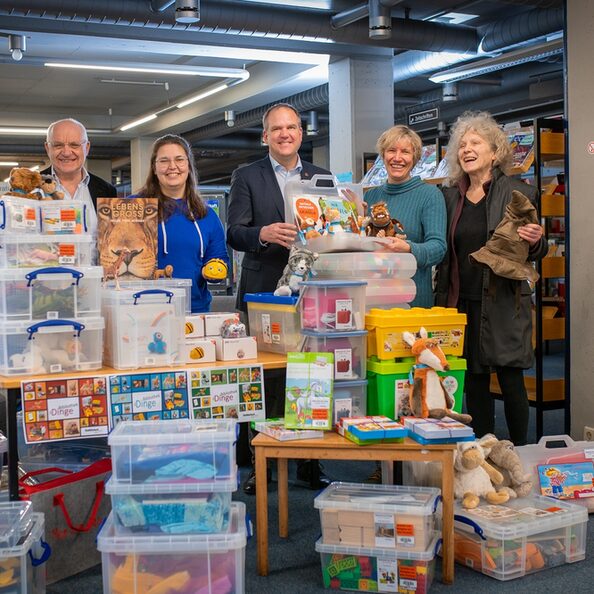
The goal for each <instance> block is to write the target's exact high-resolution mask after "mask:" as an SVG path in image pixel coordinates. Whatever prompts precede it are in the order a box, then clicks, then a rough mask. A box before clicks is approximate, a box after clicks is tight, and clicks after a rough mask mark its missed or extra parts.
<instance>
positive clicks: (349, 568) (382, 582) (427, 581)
mask: <svg viewBox="0 0 594 594" xmlns="http://www.w3.org/2000/svg"><path fill="white" fill-rule="evenodd" d="M440 545H441V539H439V538H438V537H437V536H436V535H434V536H433V538H432V540H431V543H430V544H429V547H428V548H427V550H425V551H418V552H417V551H401V550H398V551H396V552H394V551H390V552H388V551H386V550H385V549H380V548H377V547H376V548H374V547H349V546H340V545H330V544H324V543H323V542H322V539H321V538H320V539H319V540H318V541H317V542H316V551H317V552H318V553H320V560H321V562H322V579H323V580H324V587H325V588H330V589H332V590H349V591H354V592H406V593H407V594H427V591H428V590H429V587H430V586H431V583H432V582H433V576H434V575H435V555H436V553H437V550H438V549H439V547H440Z"/></svg>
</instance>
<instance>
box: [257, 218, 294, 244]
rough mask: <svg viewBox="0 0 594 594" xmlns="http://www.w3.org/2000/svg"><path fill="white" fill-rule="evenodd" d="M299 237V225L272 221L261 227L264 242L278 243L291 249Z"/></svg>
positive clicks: (261, 238) (261, 236) (261, 237)
mask: <svg viewBox="0 0 594 594" xmlns="http://www.w3.org/2000/svg"><path fill="white" fill-rule="evenodd" d="M296 237H297V227H296V226H295V225H292V224H291V223H272V225H266V226H265V227H262V229H260V241H261V242H262V243H278V244H279V245H282V246H284V247H286V248H287V249H289V248H290V247H291V245H293V242H294V241H295V238H296Z"/></svg>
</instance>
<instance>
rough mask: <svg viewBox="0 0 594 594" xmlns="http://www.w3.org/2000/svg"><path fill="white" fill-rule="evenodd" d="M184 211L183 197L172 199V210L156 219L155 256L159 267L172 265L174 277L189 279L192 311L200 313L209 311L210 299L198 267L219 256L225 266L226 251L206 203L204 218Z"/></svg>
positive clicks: (219, 226) (220, 230) (221, 231)
mask: <svg viewBox="0 0 594 594" xmlns="http://www.w3.org/2000/svg"><path fill="white" fill-rule="evenodd" d="M134 197H135V196H130V198H134ZM187 212H188V207H187V205H186V202H185V200H176V209H175V210H174V212H173V214H172V215H171V216H170V217H169V218H168V219H167V221H161V222H159V247H158V252H157V259H158V265H159V268H164V267H165V266H167V265H168V264H171V265H172V266H173V276H174V278H190V279H192V313H202V312H207V311H210V302H211V301H212V296H211V294H210V291H209V290H208V287H207V285H206V281H205V280H204V278H203V276H202V267H203V266H204V264H206V262H208V261H209V260H211V259H212V258H220V259H221V260H223V261H224V262H225V264H227V266H229V255H228V253H227V244H226V242H225V231H224V229H223V225H222V224H221V220H220V219H219V217H218V215H217V213H216V212H215V211H214V210H213V209H212V208H211V207H210V206H207V213H206V216H205V217H204V218H202V219H198V220H196V221H190V220H189V219H188V218H187V217H186V214H187Z"/></svg>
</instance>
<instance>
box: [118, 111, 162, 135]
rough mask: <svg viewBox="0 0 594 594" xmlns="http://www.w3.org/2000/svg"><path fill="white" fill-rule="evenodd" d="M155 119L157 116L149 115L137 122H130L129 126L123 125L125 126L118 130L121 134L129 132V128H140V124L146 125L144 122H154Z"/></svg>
mask: <svg viewBox="0 0 594 594" xmlns="http://www.w3.org/2000/svg"><path fill="white" fill-rule="evenodd" d="M156 119H157V114H156V113H151V114H150V115H147V116H145V117H143V118H140V119H139V120H134V121H133V122H130V123H129V124H125V125H123V126H121V127H120V130H121V131H122V132H124V131H126V130H129V129H130V128H135V127H136V126H140V125H141V124H146V122H150V121H151V120H156Z"/></svg>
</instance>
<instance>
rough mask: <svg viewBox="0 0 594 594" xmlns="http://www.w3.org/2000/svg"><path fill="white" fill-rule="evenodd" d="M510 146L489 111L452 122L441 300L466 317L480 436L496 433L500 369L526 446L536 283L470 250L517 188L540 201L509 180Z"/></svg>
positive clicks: (529, 237)
mask: <svg viewBox="0 0 594 594" xmlns="http://www.w3.org/2000/svg"><path fill="white" fill-rule="evenodd" d="M511 157H512V150H511V147H510V144H509V141H508V139H507V136H506V134H505V133H504V132H503V130H502V129H501V128H500V126H499V125H498V124H497V122H496V121H495V120H494V119H493V117H492V116H491V115H490V114H488V113H486V112H466V113H464V114H462V115H461V116H460V117H459V118H458V119H457V120H456V122H455V123H454V125H453V126H452V129H451V132H450V142H449V144H448V148H447V153H446V159H447V163H448V171H449V177H448V180H447V182H446V184H445V185H446V187H445V188H444V190H443V192H444V196H445V201H446V209H447V218H448V226H447V244H448V250H447V253H446V256H445V258H444V260H443V262H442V263H441V264H440V266H439V267H438V276H437V287H436V305H442V306H448V307H456V308H458V310H459V311H461V312H464V313H466V314H467V327H466V339H465V343H464V356H465V357H466V360H467V372H466V380H465V395H466V408H467V410H468V413H469V414H470V415H472V418H473V422H472V424H473V427H474V430H475V433H476V434H477V436H479V437H480V436H482V435H484V434H486V433H493V431H494V425H495V405H494V401H493V397H492V396H491V393H490V389H489V385H490V374H491V371H495V372H496V373H497V379H498V381H499V385H500V387H501V392H502V395H503V402H504V410H505V419H506V422H507V426H508V429H509V433H510V439H511V440H512V441H513V442H514V444H516V445H522V444H525V443H526V440H527V432H528V418H529V406H528V396H527V394H526V388H525V386H524V375H523V369H528V368H530V367H531V366H532V363H533V359H534V353H533V349H532V343H531V337H532V308H531V288H530V286H529V284H528V282H527V281H526V280H514V279H511V278H504V277H503V276H500V275H498V274H496V273H495V272H494V271H493V270H491V269H489V268H481V267H479V266H476V265H475V264H473V263H472V261H471V260H470V259H469V256H470V254H472V253H474V252H476V251H477V250H479V249H480V248H482V247H483V246H484V245H485V243H486V242H487V240H488V239H489V238H490V237H491V235H492V234H493V231H494V230H495V228H496V227H497V226H498V225H499V223H500V222H501V220H502V219H503V217H504V215H505V213H506V206H507V205H508V204H509V203H510V202H511V200H512V191H513V190H518V191H519V192H521V193H522V194H524V195H525V196H526V197H528V199H529V200H530V201H531V202H532V203H533V204H534V205H535V204H536V197H537V189H536V188H534V187H531V186H529V185H527V184H525V183H523V182H521V181H519V180H516V179H514V178H512V177H509V172H510V169H511ZM517 233H518V236H519V237H520V238H521V239H522V240H525V241H526V242H528V245H529V249H528V258H529V259H530V260H538V259H541V258H543V257H544V256H545V254H546V252H547V243H546V241H545V239H544V237H543V229H542V227H541V226H540V225H538V224H535V223H529V224H526V225H523V226H520V227H518V230H517Z"/></svg>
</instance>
